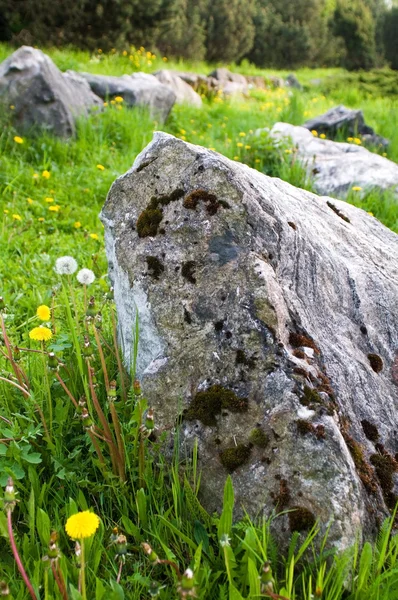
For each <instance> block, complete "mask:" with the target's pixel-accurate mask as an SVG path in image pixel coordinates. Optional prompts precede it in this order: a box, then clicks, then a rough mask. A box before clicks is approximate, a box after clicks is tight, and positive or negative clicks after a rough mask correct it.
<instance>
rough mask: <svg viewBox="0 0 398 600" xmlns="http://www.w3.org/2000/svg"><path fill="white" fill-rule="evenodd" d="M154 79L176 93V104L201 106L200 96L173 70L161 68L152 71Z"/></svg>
mask: <svg viewBox="0 0 398 600" xmlns="http://www.w3.org/2000/svg"><path fill="white" fill-rule="evenodd" d="M154 75H155V77H156V79H158V81H160V83H162V84H163V85H166V86H167V87H169V88H171V89H172V90H173V92H174V93H175V95H176V102H177V104H192V106H197V107H198V108H200V107H201V106H202V98H201V97H200V96H199V94H198V93H196V92H195V90H194V89H192V86H191V85H189V84H188V83H186V81H184V80H183V79H182V78H181V77H179V76H178V75H177V74H176V73H173V71H168V70H167V69H162V70H161V71H157V72H156V73H154Z"/></svg>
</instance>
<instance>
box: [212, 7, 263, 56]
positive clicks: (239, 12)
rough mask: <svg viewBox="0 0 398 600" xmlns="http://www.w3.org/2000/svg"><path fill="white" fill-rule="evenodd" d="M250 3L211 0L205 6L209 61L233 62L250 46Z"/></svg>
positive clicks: (252, 26)
mask: <svg viewBox="0 0 398 600" xmlns="http://www.w3.org/2000/svg"><path fill="white" fill-rule="evenodd" d="M254 11H255V3H254V0H212V1H211V2H209V4H208V10H207V15H206V16H207V19H206V30H207V39H206V46H207V54H206V58H207V59H208V60H209V61H217V62H219V61H220V62H227V63H228V62H233V61H238V60H239V59H240V58H242V57H243V56H244V55H245V54H247V52H249V50H250V49H251V48H252V46H253V41H254V24H253V16H254Z"/></svg>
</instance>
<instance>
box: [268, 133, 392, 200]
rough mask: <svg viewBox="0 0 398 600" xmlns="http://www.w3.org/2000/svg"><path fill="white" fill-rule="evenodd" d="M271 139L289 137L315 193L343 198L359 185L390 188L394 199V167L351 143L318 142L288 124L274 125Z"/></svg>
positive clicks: (366, 187)
mask: <svg viewBox="0 0 398 600" xmlns="http://www.w3.org/2000/svg"><path fill="white" fill-rule="evenodd" d="M260 131H261V130H260ZM271 136H272V137H273V138H274V139H282V138H290V139H291V141H292V142H293V144H294V145H295V146H297V148H298V157H299V159H300V161H301V162H302V163H303V164H304V165H306V168H307V172H308V175H309V176H310V177H311V178H312V179H313V181H314V185H315V189H316V191H317V192H318V193H319V194H332V195H333V196H338V197H341V198H343V197H344V196H345V195H346V194H347V192H348V191H350V189H351V188H352V187H353V186H359V187H361V188H362V190H364V191H365V190H369V189H371V188H378V189H379V190H382V191H384V190H387V189H392V190H393V191H394V192H395V193H396V194H397V196H398V165H397V164H396V163H395V162H393V161H391V160H388V159H387V158H384V157H383V156H380V155H379V154H375V153H374V152H370V151H369V150H367V149H366V148H363V147H362V146H357V145H355V144H348V143H341V142H333V141H331V140H322V139H320V138H319V137H315V136H313V135H312V133H311V132H310V131H308V129H306V128H305V127H297V126H294V125H290V124H289V123H276V124H275V125H274V126H273V128H272V129H271ZM358 193H360V191H359V192H358Z"/></svg>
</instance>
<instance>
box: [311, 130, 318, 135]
mask: <svg viewBox="0 0 398 600" xmlns="http://www.w3.org/2000/svg"><path fill="white" fill-rule="evenodd" d="M311 133H312V135H313V136H314V137H318V132H317V130H316V129H311Z"/></svg>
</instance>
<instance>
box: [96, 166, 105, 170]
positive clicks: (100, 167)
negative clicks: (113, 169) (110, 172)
mask: <svg viewBox="0 0 398 600" xmlns="http://www.w3.org/2000/svg"><path fill="white" fill-rule="evenodd" d="M97 169H99V170H100V171H105V167H104V166H103V165H97Z"/></svg>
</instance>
